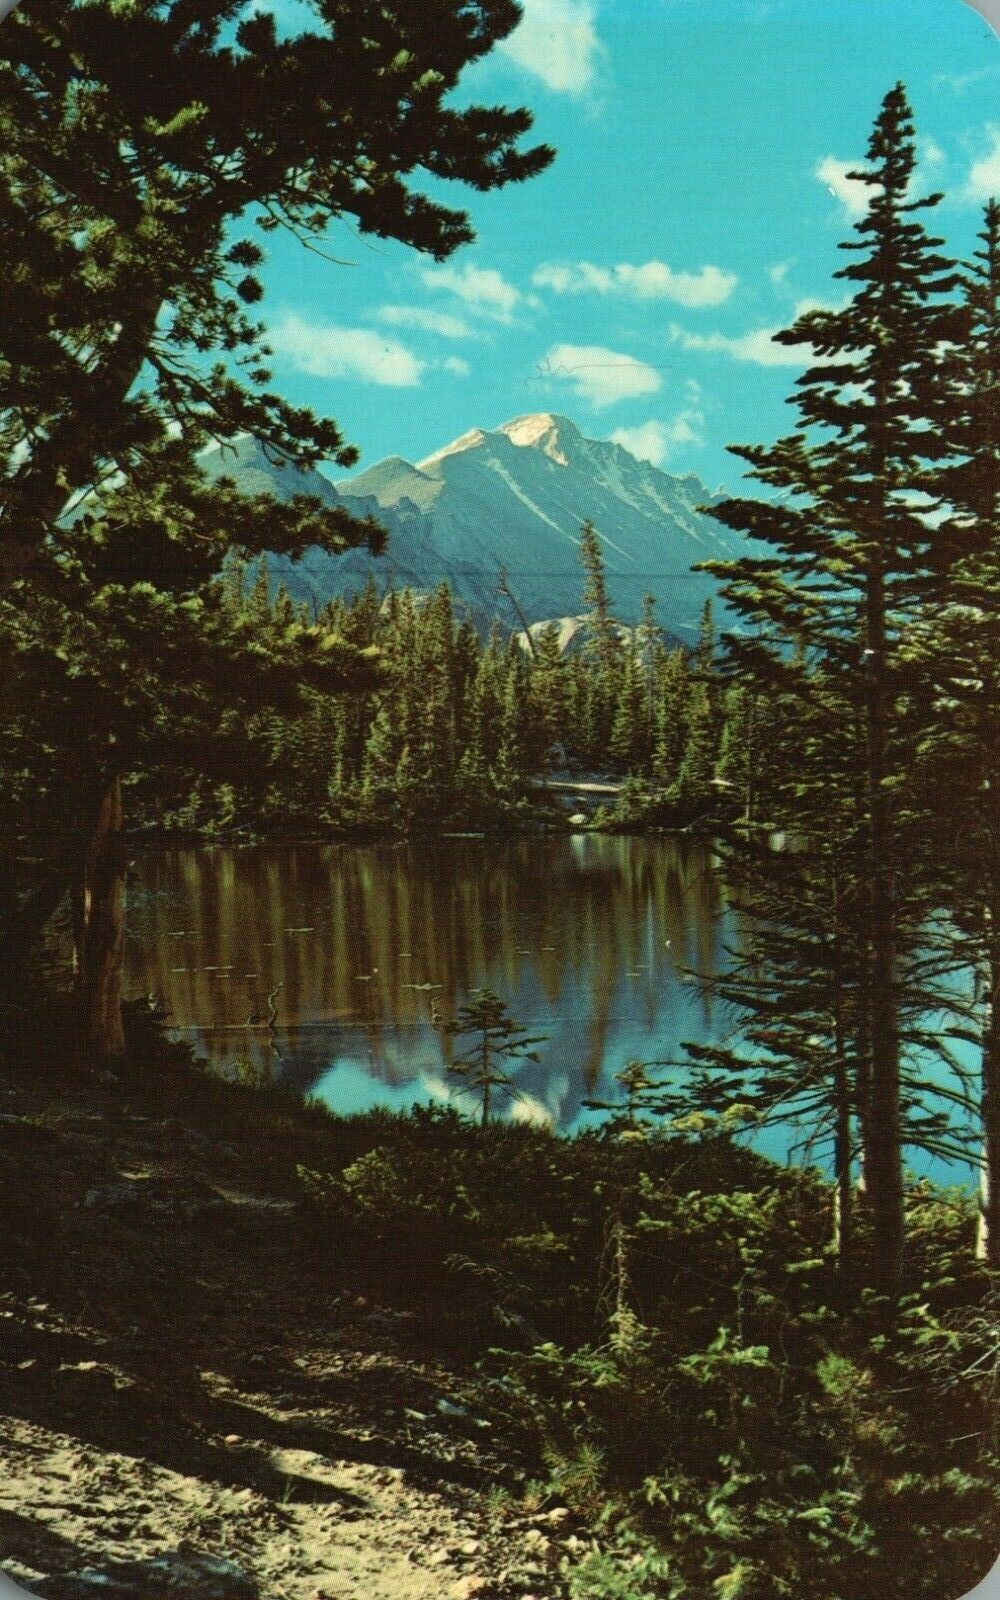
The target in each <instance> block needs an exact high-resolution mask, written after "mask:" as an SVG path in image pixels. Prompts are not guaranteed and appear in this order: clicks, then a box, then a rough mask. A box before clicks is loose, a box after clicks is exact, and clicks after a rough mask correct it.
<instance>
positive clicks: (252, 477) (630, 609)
mask: <svg viewBox="0 0 1000 1600" xmlns="http://www.w3.org/2000/svg"><path fill="white" fill-rule="evenodd" d="M236 458H237V459H236V461H235V462H234V463H233V464H232V465H230V464H229V462H228V461H227V462H223V461H222V460H220V457H219V455H218V453H216V454H215V455H212V456H209V457H207V458H204V467H205V470H206V471H207V472H208V474H209V476H218V475H220V473H222V472H223V471H225V472H227V473H228V474H229V475H231V476H233V477H234V478H236V479H237V480H238V482H240V484H241V486H243V480H244V479H246V488H247V489H248V490H249V491H250V492H254V493H260V492H262V491H264V490H265V489H266V488H269V489H270V492H272V493H274V494H276V495H277V497H278V498H279V499H287V498H290V496H291V495H292V494H293V493H299V494H301V493H304V492H309V491H310V490H311V491H312V492H314V493H316V494H318V496H319V497H320V498H321V499H323V500H326V501H328V502H330V503H333V502H339V503H340V504H342V505H345V506H347V507H349V508H351V509H352V510H355V511H357V512H359V513H360V514H362V515H366V514H373V515H375V516H376V517H378V519H379V521H380V522H382V523H383V524H384V526H385V527H386V528H387V529H388V532H389V542H388V547H387V550H386V553H385V555H384V556H381V557H377V558H376V557H372V556H371V555H370V554H368V553H367V552H366V551H363V550H353V551H348V552H345V554H343V555H341V556H333V555H327V554H324V553H323V552H322V551H319V550H316V551H310V552H309V553H308V554H307V555H306V557H305V558H304V559H303V561H301V562H300V563H298V564H297V565H296V564H289V563H285V562H278V563H276V564H275V566H274V568H273V570H274V571H275V574H276V576H277V575H278V574H279V572H280V576H281V578H282V579H283V581H284V582H285V583H286V584H287V585H288V587H289V589H290V590H291V592H292V593H293V594H294V595H296V596H303V597H305V596H312V597H315V598H317V599H320V600H322V599H325V598H326V597H327V596H329V595H331V594H337V593H345V592H351V591H354V590H357V589H358V588H361V587H363V586H364V583H365V580H366V578H367V576H368V574H369V573H370V572H374V575H375V578H376V581H377V582H378V583H379V584H380V585H381V586H389V585H392V586H393V587H395V588H397V589H398V588H402V587H403V586H404V585H409V586H410V587H411V588H413V589H419V590H430V589H434V588H436V587H437V585H438V584H439V583H440V582H441V581H442V580H443V579H447V580H448V582H449V583H450V584H451V587H452V590H453V592H454V595H455V598H456V601H457V602H458V604H459V605H460V606H461V607H465V608H468V609H469V610H470V611H471V612H473V613H474V614H475V615H476V616H477V617H479V618H481V619H482V620H483V621H484V623H485V625H487V626H488V625H489V622H490V620H491V619H492V618H493V617H496V618H499V619H500V620H501V621H503V622H505V623H508V624H511V625H512V626H514V627H515V629H516V628H517V627H518V626H520V622H519V614H521V615H523V616H524V617H526V618H527V620H528V622H529V623H531V622H536V621H540V620H542V619H546V618H550V617H573V616H576V615H577V614H578V613H579V611H580V607H581V602H582V591H583V572H582V570H581V565H580V550H579V543H580V527H581V524H582V523H583V522H585V521H589V522H591V523H592V524H593V526H594V528H595V529H596V531H597V535H598V538H599V539H600V541H601V547H602V550H603V552H604V558H605V562H606V566H607V581H608V590H609V593H610V596H611V600H612V603H613V605H614V608H615V614H616V616H617V617H618V619H619V621H621V622H622V623H624V624H635V623H637V622H638V620H639V618H640V616H641V614H642V607H643V597H644V595H646V594H652V595H654V596H655V599H656V602H657V607H658V616H659V619H660V622H661V624H662V625H663V626H664V627H665V628H667V629H668V630H669V631H671V632H672V633H675V634H676V635H678V636H679V637H681V638H690V639H693V638H694V637H696V635H697V623H698V613H699V610H700V608H701V605H702V603H703V602H704V600H705V599H706V598H707V597H708V596H709V595H713V594H715V593H717V585H716V583H715V580H714V579H712V578H711V577H710V576H709V575H708V574H707V573H704V572H697V571H694V570H693V568H694V567H695V566H696V565H697V564H698V563H699V562H703V561H705V560H707V559H710V558H713V557H715V558H718V557H729V556H733V555H736V554H737V553H742V542H741V541H738V540H737V539H736V537H735V536H734V535H733V534H732V533H730V532H729V530H728V529H726V528H725V527H724V526H723V525H721V524H719V523H718V522H716V521H715V520H714V519H713V518H710V517H707V516H705V515H704V514H703V512H702V510H701V507H702V506H704V505H705V503H706V502H709V501H711V500H712V498H713V496H712V495H711V494H710V493H709V491H708V490H707V489H706V488H705V487H704V485H703V484H702V483H701V482H700V481H699V479H698V478H697V477H695V476H694V475H693V474H691V473H687V474H685V475H684V476H675V475H673V474H671V473H667V472H662V471H661V470H660V469H659V468H658V467H654V466H652V465H651V464H650V463H649V462H647V461H639V460H637V459H636V458H635V457H634V456H633V455H631V454H630V453H629V452H628V451H627V450H625V449H623V448H622V447H621V446H620V445H617V444H614V443H611V442H610V441H609V440H607V439H603V440H602V439H589V438H587V437H586V435H584V434H582V433H581V432H580V430H579V428H578V427H577V426H576V424H575V423H573V422H571V421H570V420H569V419H568V418H567V417H563V416H559V415H558V414H556V413H553V412H549V411H539V412H530V413H527V414H526V415H524V416H520V417H513V418H512V419H511V420H510V421H508V422H505V423H503V424H501V425H500V426H499V427H496V428H492V429H485V428H472V429H470V430H469V432H467V433H464V434H462V435H460V436H459V437H458V438H457V439H454V440H453V441H452V442H451V443H450V444H446V445H444V446H443V447H442V448H441V449H440V450H436V451H434V453H433V454H432V455H429V456H426V457H425V458H424V459H423V460H422V461H421V462H419V464H418V465H416V466H414V465H413V464H412V463H410V462H409V461H405V460H403V458H402V457H400V456H389V457H387V458H386V459H385V460H383V461H379V462H376V463H375V464H374V465H373V466H371V467H368V468H367V469H366V470H365V471H363V472H361V473H358V474H356V475H355V476H354V477H351V478H345V479H341V480H339V481H338V482H337V483H336V484H333V483H331V482H330V481H329V479H327V478H325V477H322V476H320V475H319V474H317V473H312V474H309V473H306V474H302V473H298V472H295V471H294V470H292V469H287V468H286V469H281V468H280V467H279V466H278V465H276V464H275V463H273V462H272V461H271V460H270V458H269V457H268V455H267V453H266V452H265V451H264V450H263V449H262V448H261V447H260V446H258V445H256V442H254V441H246V442H244V443H242V444H241V445H240V446H238V447H237V451H236ZM266 479H270V483H269V484H266V483H265V480H266ZM501 572H502V573H505V574H506V579H507V585H508V588H507V589H504V588H503V587H502V585H501V580H500V574H501ZM511 594H513V595H515V596H516V601H517V604H516V606H515V605H514V604H513V603H512V601H511V599H510V595H511Z"/></svg>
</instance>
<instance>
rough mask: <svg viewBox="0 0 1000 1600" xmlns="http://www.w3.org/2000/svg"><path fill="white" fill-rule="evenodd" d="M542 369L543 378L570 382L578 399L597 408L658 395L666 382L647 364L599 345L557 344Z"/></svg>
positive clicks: (550, 351)
mask: <svg viewBox="0 0 1000 1600" xmlns="http://www.w3.org/2000/svg"><path fill="white" fill-rule="evenodd" d="M540 370H541V374H542V376H543V377H546V378H553V379H558V380H559V381H560V382H564V383H568V384H569V386H570V388H571V389H572V390H573V393H574V394H575V395H576V396H577V398H578V399H581V400H586V401H587V402H588V403H589V404H590V405H592V406H595V407H597V408H600V407H602V406H612V405H615V404H616V403H617V401H619V400H631V399H634V398H635V396H637V395H641V394H655V393H656V391H657V390H658V389H659V388H660V385H661V383H662V381H663V380H662V379H661V377H660V374H659V373H658V372H657V371H656V369H655V368H654V367H650V366H647V365H646V363H645V362H644V361H637V360H636V359H635V357H634V356H627V355H622V354H621V353H620V352H619V351H617V350H608V349H606V348H605V346H604V345H599V344H554V345H553V346H552V347H551V349H550V350H549V351H548V352H547V354H546V356H545V358H544V361H543V362H542V365H541V369H540Z"/></svg>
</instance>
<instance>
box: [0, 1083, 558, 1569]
mask: <svg viewBox="0 0 1000 1600" xmlns="http://www.w3.org/2000/svg"><path fill="white" fill-rule="evenodd" d="M213 1093H214V1091H213ZM231 1099H232V1101H233V1104H232V1106H231V1107H227V1106H226V1103H225V1097H224V1096H216V1100H217V1101H218V1104H217V1105H216V1109H215V1111H214V1112H213V1114H212V1115H211V1116H206V1110H205V1104H204V1092H203V1090H202V1089H201V1088H199V1087H198V1086H197V1080H194V1086H193V1087H192V1086H191V1085H190V1084H189V1085H188V1086H187V1087H186V1085H185V1075H184V1074H179V1075H177V1076H176V1078H175V1080H174V1081H173V1082H171V1083H170V1084H169V1085H168V1086H166V1087H164V1086H162V1085H158V1084H157V1083H156V1082H155V1080H154V1079H151V1078H149V1077H147V1078H146V1079H144V1080H142V1081H139V1080H126V1081H122V1082H118V1081H113V1080H110V1079H108V1078H107V1077H105V1079H103V1080H102V1079H91V1080H84V1079H81V1080H79V1081H74V1080H71V1081H70V1082H69V1083H67V1082H66V1081H62V1082H60V1081H58V1079H57V1078H55V1077H53V1076H46V1074H45V1073H44V1072H42V1073H40V1074H39V1076H38V1077H37V1078H36V1079H34V1080H33V1081H26V1080H25V1076H24V1073H23V1069H19V1070H18V1072H17V1073H16V1074H15V1073H14V1072H13V1071H10V1072H8V1073H7V1074H6V1075H5V1074H4V1072H3V1070H2V1069H0V1204H2V1207H3V1214H4V1217H5V1223H6V1229H5V1231H6V1238H5V1240H4V1242H3V1243H2V1244H0V1570H2V1571H4V1572H6V1573H7V1574H8V1575H9V1576H10V1577H12V1578H13V1579H14V1580H15V1581H17V1582H19V1583H21V1584H22V1585H23V1586H24V1587H26V1588H28V1589H31V1590H34V1591H36V1592H38V1593H40V1594H46V1593H50V1592H53V1593H54V1592H55V1589H56V1588H57V1587H58V1579H59V1575H60V1574H66V1573H67V1572H70V1571H76V1570H79V1569H80V1568H84V1567H95V1566H96V1567H100V1566H104V1565H107V1564H108V1563H109V1562H113V1561H116V1560H125V1559H130V1560H134V1559H135V1558H137V1557H138V1558H144V1557H151V1556H154V1555H158V1554H160V1553H161V1552H164V1551H168V1550H174V1551H176V1550H178V1549H193V1550H198V1551H202V1552H206V1553H209V1554H214V1555H221V1556H225V1557H228V1558H229V1559H231V1560H233V1561H235V1562H237V1563H238V1564H239V1565H240V1567H241V1568H242V1569H243V1571H244V1572H246V1573H247V1574H248V1575H249V1576H250V1577H251V1578H252V1579H253V1580H254V1581H255V1582H256V1583H257V1584H258V1585H259V1591H260V1594H261V1596H263V1597H270V1596H272V1595H273V1596H275V1597H276V1600H431V1597H432V1596H433V1597H435V1600H449V1597H450V1600H472V1597H474V1596H478V1597H480V1600H510V1597H513V1596H515V1595H516V1596H522V1597H524V1596H528V1595H535V1596H536V1597H538V1600H549V1597H552V1596H557V1595H559V1594H561V1593H562V1587H561V1583H560V1579H559V1577H558V1567H559V1563H560V1558H561V1557H562V1556H563V1555H564V1554H565V1553H567V1549H568V1550H570V1551H572V1550H574V1549H579V1548H580V1545H581V1542H582V1541H581V1539H580V1537H579V1533H580V1530H576V1532H575V1533H574V1531H573V1530H572V1528H571V1527H570V1524H569V1519H568V1517H567V1515H566V1513H565V1512H564V1511H563V1510H562V1509H561V1508H559V1507H558V1506H552V1505H549V1504H546V1503H544V1502H539V1501H538V1500H536V1501H534V1502H532V1500H531V1499H530V1497H529V1498H528V1499H525V1498H524V1497H523V1495H521V1494H520V1493H519V1489H518V1483H517V1473H516V1470H514V1471H512V1468H511V1454H510V1450H509V1448H507V1447H505V1446H504V1445H503V1443H502V1441H501V1440H499V1439H498V1438H497V1436H496V1434H495V1432H494V1429H493V1427H491V1425H490V1424H489V1422H488V1420H487V1419H485V1418H483V1417H482V1416H481V1415H478V1414H477V1401H476V1391H475V1383H474V1379H473V1376H472V1375H471V1374H470V1373H467V1372H464V1371H462V1370H461V1369H460V1365H459V1364H458V1363H453V1364H450V1365H449V1364H448V1362H446V1361H444V1360H442V1359H441V1358H440V1357H439V1356H436V1355H435V1354H433V1353H432V1350H431V1348H430V1345H431V1343H432V1341H429V1340H428V1338H427V1329H426V1322H425V1321H424V1322H423V1325H422V1326H418V1323H419V1322H421V1319H417V1318H415V1317H414V1315H413V1313H412V1312H410V1311H407V1310H405V1309H400V1308H399V1307H393V1306H391V1305H388V1304H380V1303H378V1302H377V1301H376V1300H374V1299H372V1298H370V1297H369V1296H367V1295H364V1294H361V1293H359V1292H358V1290H357V1287H356V1285H357V1283H358V1281H359V1278H358V1276H357V1275H353V1274H352V1273H351V1272H350V1271H349V1270H347V1271H345V1270H344V1266H343V1262H342V1263H341V1265H340V1266H339V1267H335V1266H334V1265H333V1264H332V1263H330V1262H329V1261H324V1260H322V1259H319V1257H318V1254H317V1249H316V1243H315V1238H313V1242H312V1243H311V1244H310V1242H309V1236H308V1229H306V1230H303V1227H302V1224H301V1219H300V1216H299V1212H298V1207H297V1203H296V1200H295V1198H294V1190H293V1188H292V1185H291V1183H290V1182H289V1174H290V1173H291V1172H292V1171H293V1169H294V1163H293V1161H291V1160H290V1159H289V1155H288V1152H289V1150H290V1148H291V1147H293V1146H294V1145H295V1144H296V1142H297V1141H300V1140H304V1141H305V1142H306V1144H308V1140H309V1138H310V1132H309V1128H308V1126H303V1127H302V1128H299V1127H298V1126H297V1125H296V1119H295V1117H294V1116H293V1115H290V1114H289V1113H288V1112H287V1111H286V1112H284V1113H279V1112H277V1111H275V1110H274V1109H273V1108H269V1107H268V1105H267V1104H266V1102H265V1103H263V1105H262V1106H256V1105H255V1102H254V1097H253V1096H252V1095H248V1094H245V1093H244V1094H233V1095H232V1096H231ZM220 1107H221V1109H220ZM352 1279H353V1285H354V1286H352ZM480 1409H481V1408H480Z"/></svg>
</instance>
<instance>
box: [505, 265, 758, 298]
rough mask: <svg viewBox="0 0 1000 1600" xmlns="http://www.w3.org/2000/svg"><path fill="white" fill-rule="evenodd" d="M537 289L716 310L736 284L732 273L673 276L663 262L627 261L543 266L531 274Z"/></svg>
mask: <svg viewBox="0 0 1000 1600" xmlns="http://www.w3.org/2000/svg"><path fill="white" fill-rule="evenodd" d="M531 281H532V283H533V284H534V285H535V287H536V288H538V289H551V290H552V291H553V292H554V293H555V294H623V295H627V296H628V297H629V298H631V299H634V300H673V301H676V303H677V304H678V305H682V306H688V307H690V308H693V307H696V306H718V305H721V304H722V302H723V301H724V300H728V299H729V296H730V295H731V294H732V292H733V290H734V289H735V287H736V284H737V282H738V281H739V280H738V279H737V277H736V274H735V273H733V272H724V271H723V270H722V268H721V267H713V266H704V267H701V268H700V269H699V270H698V271H697V272H675V271H674V269H673V267H668V266H667V264H666V262H665V261H646V262H644V263H643V264H642V265H641V266H633V265H632V264H631V263H630V262H628V261H622V262H619V263H618V265H617V266H614V267H596V266H594V264H593V262H591V261H572V262H545V263H543V265H542V266H540V267H538V268H537V270H536V271H535V272H534V273H533V275H532V279H531Z"/></svg>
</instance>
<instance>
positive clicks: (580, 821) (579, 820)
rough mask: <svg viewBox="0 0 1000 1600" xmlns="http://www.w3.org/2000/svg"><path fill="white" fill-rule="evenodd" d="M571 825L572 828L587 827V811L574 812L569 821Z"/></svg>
mask: <svg viewBox="0 0 1000 1600" xmlns="http://www.w3.org/2000/svg"><path fill="white" fill-rule="evenodd" d="M569 825H570V827H571V828H583V827H586V825H587V813H586V812H585V811H574V812H573V815H572V816H571V817H570V819H569Z"/></svg>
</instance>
